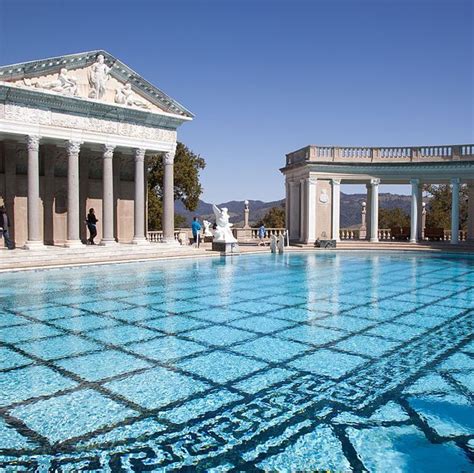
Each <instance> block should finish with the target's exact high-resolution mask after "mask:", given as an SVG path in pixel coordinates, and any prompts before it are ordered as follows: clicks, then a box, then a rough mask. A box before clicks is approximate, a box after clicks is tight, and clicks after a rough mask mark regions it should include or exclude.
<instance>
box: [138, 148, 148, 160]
mask: <svg viewBox="0 0 474 473" xmlns="http://www.w3.org/2000/svg"><path fill="white" fill-rule="evenodd" d="M145 152H146V149H145V148H136V149H135V162H136V163H138V162H143V161H144V160H145Z"/></svg>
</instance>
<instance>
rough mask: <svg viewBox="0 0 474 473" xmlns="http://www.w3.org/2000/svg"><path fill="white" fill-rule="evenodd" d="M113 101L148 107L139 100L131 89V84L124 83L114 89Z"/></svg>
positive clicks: (131, 105) (130, 105)
mask: <svg viewBox="0 0 474 473" xmlns="http://www.w3.org/2000/svg"><path fill="white" fill-rule="evenodd" d="M115 103H118V104H120V105H128V106H129V107H139V108H150V107H149V106H148V104H147V103H146V102H144V101H143V100H140V99H139V98H137V97H136V96H135V94H134V93H133V91H132V84H130V83H128V82H127V83H126V84H125V85H124V86H123V87H118V88H117V90H116V91H115Z"/></svg>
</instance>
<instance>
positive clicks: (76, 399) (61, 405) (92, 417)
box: [11, 389, 137, 444]
mask: <svg viewBox="0 0 474 473" xmlns="http://www.w3.org/2000/svg"><path fill="white" fill-rule="evenodd" d="M45 412H47V413H48V416H47V418H45V415H44V413H45ZM11 415H13V416H14V417H17V418H18V419H21V420H22V421H23V422H24V423H25V424H26V425H27V426H28V427H29V428H30V429H32V430H34V431H36V432H38V433H39V434H40V435H42V436H44V437H46V438H47V439H48V440H49V441H50V442H51V443H53V444H55V443H60V442H64V441H65V440H67V439H70V438H74V437H78V436H80V435H83V434H85V433H89V432H93V431H95V430H97V429H100V428H102V427H105V426H107V425H113V424H115V423H117V422H120V421H122V420H124V419H126V418H127V417H133V416H135V415H137V413H136V412H135V411H133V410H132V409H129V408H127V407H124V406H122V405H121V404H118V403H117V402H115V401H112V400H111V399H109V398H107V397H105V396H103V395H102V394H99V393H97V392H95V391H92V390H89V389H85V390H81V391H76V392H73V393H70V394H64V395H62V396H57V397H54V398H51V399H46V400H43V401H38V402H35V403H33V404H28V405H25V406H20V407H17V408H16V409H13V410H12V411H11Z"/></svg>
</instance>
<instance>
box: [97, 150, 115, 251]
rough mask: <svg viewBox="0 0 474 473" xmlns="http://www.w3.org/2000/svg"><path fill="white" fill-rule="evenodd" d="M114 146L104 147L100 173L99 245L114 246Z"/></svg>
mask: <svg viewBox="0 0 474 473" xmlns="http://www.w3.org/2000/svg"><path fill="white" fill-rule="evenodd" d="M114 149H115V146H112V145H104V152H103V155H102V157H103V171H102V194H103V195H102V240H101V242H100V244H101V245H104V246H108V245H114V244H115V238H114V167H113V157H114Z"/></svg>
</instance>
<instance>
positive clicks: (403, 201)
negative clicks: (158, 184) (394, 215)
mask: <svg viewBox="0 0 474 473" xmlns="http://www.w3.org/2000/svg"><path fill="white" fill-rule="evenodd" d="M363 201H367V196H366V195H365V194H344V193H342V192H341V223H340V225H341V228H348V227H351V226H353V225H359V224H360V220H361V203H362V202H363ZM283 205H285V200H284V199H282V200H274V201H271V202H262V201H261V200H249V208H250V223H251V224H252V223H255V222H258V221H259V220H260V219H261V218H263V217H264V215H265V214H266V213H267V212H268V211H269V210H270V209H271V208H272V207H279V206H283ZM410 205H411V196H409V195H398V194H390V193H381V194H379V206H380V208H388V209H393V208H400V209H402V210H403V211H404V212H406V213H408V214H409V213H410ZM217 206H218V207H227V208H228V209H229V215H230V221H231V222H232V223H233V224H234V225H236V226H239V225H243V221H244V201H243V200H231V201H229V202H222V203H219V204H217ZM175 211H176V213H178V214H180V215H182V216H183V217H185V218H186V220H187V223H188V225H191V221H192V219H193V217H194V216H198V217H199V219H200V220H202V219H206V220H209V221H211V222H213V221H214V212H213V211H212V204H209V203H207V202H204V201H203V200H200V201H199V205H198V207H197V209H196V210H195V211H193V212H190V211H189V210H187V209H186V208H185V207H184V205H183V204H182V202H181V201H178V202H176V203H175Z"/></svg>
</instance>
